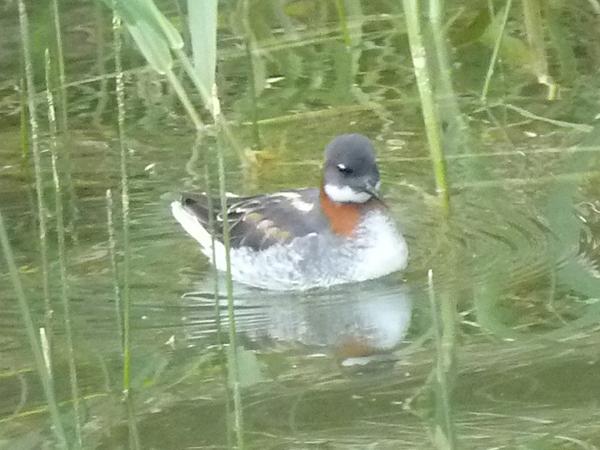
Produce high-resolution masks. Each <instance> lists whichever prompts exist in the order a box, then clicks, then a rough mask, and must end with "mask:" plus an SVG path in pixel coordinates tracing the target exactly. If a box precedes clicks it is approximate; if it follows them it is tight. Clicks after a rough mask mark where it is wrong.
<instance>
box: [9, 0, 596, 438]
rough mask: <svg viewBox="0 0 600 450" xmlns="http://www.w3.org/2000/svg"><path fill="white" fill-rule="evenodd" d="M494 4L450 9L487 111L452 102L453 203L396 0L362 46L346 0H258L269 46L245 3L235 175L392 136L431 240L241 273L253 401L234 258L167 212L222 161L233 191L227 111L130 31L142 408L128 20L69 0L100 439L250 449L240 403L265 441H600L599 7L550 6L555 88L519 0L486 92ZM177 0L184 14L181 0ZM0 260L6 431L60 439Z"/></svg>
mask: <svg viewBox="0 0 600 450" xmlns="http://www.w3.org/2000/svg"><path fill="white" fill-rule="evenodd" d="M13 3H14V2H1V3H0V8H1V9H2V15H1V17H0V25H1V28H0V29H1V30H2V31H0V36H2V42H3V44H2V46H1V47H0V65H1V66H2V67H3V68H5V69H3V70H2V75H3V77H2V80H0V92H2V98H1V99H0V114H1V115H2V121H1V122H0V134H1V142H2V144H0V212H1V213H2V216H3V218H4V221H5V224H6V226H7V228H8V233H9V237H10V241H11V245H12V249H13V252H14V254H15V258H16V262H17V264H18V267H19V274H20V277H21V280H22V282H23V284H24V288H25V294H26V296H27V298H28V300H29V305H30V309H31V312H32V314H33V317H34V320H35V323H36V327H38V328H39V327H45V326H46V325H47V324H46V322H45V321H44V299H43V292H42V274H41V268H40V244H39V239H38V229H37V223H38V219H37V217H38V213H37V204H36V194H35V187H34V177H33V169H32V162H31V158H30V157H29V156H28V157H23V153H22V150H21V149H22V146H21V131H20V125H19V123H20V118H19V111H20V100H19V95H18V92H17V91H16V90H15V86H18V85H19V79H20V74H19V64H18V60H19V57H20V53H19V45H20V41H19V27H18V17H17V14H16V5H15V4H13ZM165 3H168V2H165ZM450 3H452V2H450ZM471 3H472V4H469V5H467V6H468V7H465V6H464V5H454V4H453V5H451V7H450V8H449V12H448V17H452V18H453V20H454V22H452V24H451V26H450V27H449V30H450V38H451V40H450V42H449V43H450V48H451V55H450V57H451V60H452V62H453V65H452V73H451V75H452V77H453V79H454V88H455V89H456V94H457V96H458V97H457V98H458V106H459V107H460V109H461V111H462V112H463V114H464V117H465V119H466V120H465V121H466V123H467V125H468V128H467V129H465V130H463V131H462V132H461V131H458V132H457V131H456V130H455V129H453V128H452V121H449V122H448V123H445V124H444V129H445V130H446V134H445V135H444V139H445V142H447V143H449V145H448V147H449V148H448V158H447V164H448V176H449V179H450V185H451V205H452V207H451V213H450V215H449V216H448V217H446V216H445V215H444V213H443V211H442V208H440V206H439V202H438V201H437V199H436V196H435V188H434V181H433V172H432V167H431V162H430V159H429V154H428V147H427V140H426V136H425V132H424V128H423V120H422V116H421V109H420V103H419V97H418V94H417V91H416V86H415V80H414V75H413V71H412V64H411V59H410V54H409V51H408V44H407V40H406V31H405V25H404V18H403V16H402V14H401V8H400V6H399V5H397V4H396V3H395V2H358V1H348V2H346V9H347V14H348V29H349V31H350V37H351V47H350V49H349V50H348V49H346V47H345V45H344V43H343V41H342V39H341V37H340V31H339V30H340V28H339V22H338V16H337V14H336V9H335V2H316V1H309V0H307V1H296V2H289V3H285V4H280V3H279V2H275V1H273V2H249V5H250V8H251V11H252V14H251V16H250V20H249V24H250V26H251V28H252V29H253V30H254V31H253V35H252V37H251V39H250V47H251V48H253V49H254V53H253V55H254V56H253V58H252V64H250V61H249V59H248V57H247V54H246V52H245V50H244V40H243V39H242V38H241V37H240V33H242V32H243V31H242V28H243V27H242V26H241V25H240V22H239V21H240V18H239V16H236V14H239V10H236V8H235V7H234V6H233V4H226V5H223V7H222V9H221V16H220V28H219V38H220V40H219V60H218V66H219V70H218V76H217V82H218V83H219V86H220V91H221V97H222V106H223V110H224V112H225V114H226V117H227V119H228V120H229V121H230V123H231V126H232V127H233V133H234V136H235V138H236V139H237V140H238V141H239V142H240V143H243V146H244V147H248V149H250V148H260V149H263V150H264V153H261V154H260V155H259V156H258V157H257V158H256V161H255V162H245V163H242V162H241V159H240V156H239V155H238V154H237V153H236V152H235V151H234V150H233V149H232V148H230V147H228V148H227V149H226V155H225V158H226V176H227V188H228V190H230V191H232V192H238V193H244V194H253V193H260V192H268V191H275V190H278V189H284V188H292V187H301V186H311V185H315V184H316V183H318V182H319V180H320V172H319V167H320V164H321V158H322V149H323V147H324V145H325V144H326V143H327V142H328V141H329V140H330V139H331V138H332V137H333V136H335V135H336V134H340V133H343V132H349V131H352V132H361V133H364V134H366V135H368V136H369V137H370V138H372V139H373V140H374V142H375V143H376V146H377V149H378V157H379V164H380V169H381V172H382V179H383V192H384V197H385V199H386V201H387V203H388V204H389V206H390V207H391V209H392V211H393V213H394V216H395V218H396V220H397V222H398V224H399V225H400V226H401V228H402V230H403V231H404V233H405V235H406V237H407V240H408V243H409V249H410V263H409V267H408V269H407V270H406V271H405V272H404V273H400V274H394V275H392V276H389V277H386V278H384V279H381V280H376V281H372V282H368V283H363V284H360V285H348V286H341V287H336V288H333V289H328V290H314V291H309V292H306V293H272V292H265V291H259V290H253V289H249V288H246V287H244V286H239V285H235V286H234V294H235V295H234V296H235V315H236V328H237V345H238V349H237V356H236V361H237V365H238V366H239V369H240V371H239V379H238V380H237V382H238V383H239V386H240V389H241V404H242V405H243V408H242V410H241V411H240V410H239V409H238V410H237V411H235V410H234V409H235V407H234V402H233V390H232V387H233V385H234V383H233V381H232V379H231V377H230V375H228V373H230V368H231V365H232V364H231V360H232V358H233V356H232V355H233V352H231V351H230V347H229V346H228V345H227V341H228V323H229V322H228V318H227V307H226V300H225V299H224V298H223V299H222V300H221V302H220V307H219V308H216V307H215V301H214V295H213V292H214V284H215V283H214V281H215V280H214V276H213V274H212V272H211V268H210V266H209V264H208V262H207V261H206V259H205V258H204V257H202V256H201V255H200V252H199V251H198V248H197V246H196V244H195V242H194V241H192V239H191V238H189V237H188V236H187V235H185V233H184V232H183V230H182V229H181V228H180V226H179V225H178V224H177V223H176V221H175V220H174V219H173V218H172V217H171V215H170V210H169V203H170V201H171V200H172V199H173V198H175V197H176V196H177V192H178V191H181V190H193V189H197V190H204V189H206V179H205V169H204V167H205V163H206V164H208V166H209V173H210V174H211V183H212V185H213V186H216V159H215V152H216V150H215V139H214V135H213V133H212V131H211V130H210V129H209V130H208V131H207V132H206V133H205V134H204V135H203V136H202V137H201V138H199V139H198V140H197V139H196V137H195V133H194V131H193V130H192V128H191V127H190V123H189V121H188V120H187V117H186V116H185V113H184V111H183V110H182V108H181V107H180V106H179V104H178V102H177V100H176V98H175V96H174V94H173V93H172V92H171V89H170V88H169V86H168V85H167V84H166V83H165V82H164V80H163V79H162V78H161V77H159V76H158V75H155V74H154V73H152V72H151V71H150V70H149V69H147V68H145V67H144V66H143V65H142V59H141V58H140V57H139V55H138V54H137V53H136V51H135V50H134V45H133V43H131V42H126V51H125V64H126V69H127V75H126V92H125V94H126V108H127V117H126V134H127V140H126V146H127V149H128V156H129V192H130V220H131V230H130V239H131V242H130V258H131V263H130V264H131V274H130V283H131V292H130V295H131V300H132V308H131V321H132V327H131V338H132V382H131V383H132V384H131V385H132V392H133V414H132V415H131V414H130V415H129V416H128V411H127V408H126V405H125V403H124V402H123V396H122V392H121V391H122V355H121V338H120V331H119V326H118V319H117V309H116V306H115V293H114V283H113V274H112V271H111V264H110V256H109V240H108V227H107V210H106V199H105V195H106V190H107V189H111V190H112V192H113V197H114V201H115V207H114V213H115V218H114V220H115V225H116V227H117V245H118V249H119V255H118V259H119V267H120V269H122V256H123V255H122V247H121V244H122V234H121V232H120V226H121V225H120V223H121V222H120V220H121V214H120V198H119V195H120V183H121V178H120V172H119V140H118V134H117V131H116V105H115V98H114V95H113V91H114V76H113V62H112V56H113V48H112V44H111V30H110V16H109V11H108V10H107V9H103V8H99V9H95V7H94V4H93V3H88V2H84V3H77V2H66V3H64V4H61V8H62V10H63V12H62V14H63V15H62V19H63V25H64V30H65V31H64V36H63V38H64V41H65V42H64V50H65V56H66V62H67V64H66V70H67V78H68V82H69V85H68V104H69V114H68V118H69V131H68V133H67V134H62V135H60V136H59V150H60V151H65V150H64V149H65V147H67V146H68V148H70V151H71V165H72V173H71V177H72V180H73V187H74V194H75V195H74V196H71V195H65V202H66V205H65V210H66V221H67V224H68V225H69V227H68V229H67V244H68V248H67V270H68V288H69V298H70V307H71V311H70V320H71V327H72V329H73V335H74V352H75V358H76V363H77V376H78V383H79V389H80V402H81V405H82V414H81V416H82V418H81V419H82V424H83V427H82V435H83V447H84V448H101V449H113V448H128V447H130V442H131V441H130V437H129V435H130V425H131V423H132V422H135V423H136V424H137V430H138V434H139V440H140V443H141V448H149V449H150V448H154V449H180V448H181V449H183V448H227V447H228V446H234V445H235V442H236V437H235V432H234V431H235V417H236V413H237V418H238V420H239V419H240V418H243V424H241V428H242V434H243V438H244V442H245V445H246V447H248V448H257V449H258V448H260V449H263V448H285V449H288V448H289V449H304V448H352V449H366V448H373V449H375V448H377V449H380V448H381V449H388V448H389V449H397V448H406V449H429V448H451V447H450V444H447V443H446V442H445V438H444V436H446V437H447V436H450V437H452V436H454V437H455V439H456V445H455V448H460V449H484V448H490V449H491V448H507V449H513V448H514V449H595V448H599V447H600V405H599V402H600V383H599V382H598V380H599V379H600V351H599V348H600V334H599V333H598V329H599V323H600V269H599V264H600V254H599V251H598V248H599V246H600V201H599V200H598V199H599V196H600V189H599V187H598V186H599V183H598V180H599V170H598V168H599V167H600V166H599V164H598V163H599V157H598V154H599V153H598V152H599V150H600V147H599V145H598V143H599V136H600V134H599V132H598V130H597V129H596V130H595V131H594V130H592V131H591V132H584V131H582V127H580V126H579V127H578V126H573V124H580V125H590V124H591V125H592V126H593V125H594V118H595V117H597V116H598V114H599V113H600V103H599V100H600V96H599V95H598V92H600V90H599V88H600V79H599V78H598V73H597V67H598V64H600V56H598V55H599V51H600V47H599V44H598V42H600V39H599V38H600V36H599V34H598V30H600V27H598V24H599V22H598V17H597V16H594V15H593V13H592V12H591V11H588V9H590V8H592V6H590V5H592V4H593V3H594V2H589V4H588V3H587V2H580V4H578V5H577V6H574V5H570V4H568V3H566V2H564V3H563V2H556V4H554V5H553V7H552V8H550V7H548V8H546V9H545V13H544V14H545V15H544V18H545V20H546V22H544V23H545V24H546V28H547V32H548V33H549V36H550V37H548V45H549V55H550V62H551V64H550V68H551V72H552V73H553V75H554V77H555V79H556V81H557V82H558V83H559V84H560V86H561V90H560V92H561V95H560V98H558V99H557V100H554V101H548V100H546V88H545V87H543V86H541V85H538V84H537V83H536V78H535V76H534V75H533V74H532V72H531V70H530V69H528V68H527V67H526V65H524V64H522V60H521V59H520V58H522V57H523V55H522V54H520V53H518V52H517V50H518V49H520V48H521V47H519V45H518V44H519V43H521V44H523V43H524V42H525V40H524V39H525V38H524V35H523V33H524V32H523V28H522V22H523V18H522V12H521V10H520V9H519V8H518V7H516V6H514V8H515V10H514V11H513V15H512V16H511V20H510V21H509V25H508V29H509V32H510V36H511V37H512V39H514V40H515V41H514V42H513V41H509V44H511V45H512V47H510V48H509V50H510V49H512V50H514V51H513V52H512V53H511V52H510V51H507V53H504V54H501V57H502V58H503V60H502V62H501V64H500V68H499V69H498V72H497V74H496V75H495V78H494V79H493V80H494V81H493V83H492V89H491V91H490V96H489V104H488V105H487V106H486V105H484V104H483V103H481V102H480V101H479V95H480V93H481V88H482V85H483V80H484V78H485V74H486V71H487V67H488V64H489V58H490V55H491V52H492V48H491V47H492V45H493V42H492V43H490V42H489V39H488V38H486V37H485V33H484V35H482V31H481V28H482V27H484V28H485V26H486V23H487V22H486V21H485V20H484V19H482V18H481V17H482V15H485V14H484V11H485V10H486V8H487V5H486V6H485V7H484V6H482V5H478V4H477V2H471ZM483 3H485V2H483ZM493 3H494V4H495V5H496V7H497V8H501V6H502V4H496V2H493ZM518 3H519V7H520V2H518ZM161 6H162V7H163V8H164V9H163V11H166V12H168V15H169V17H170V18H171V19H172V20H173V21H175V22H176V23H179V18H178V15H177V12H176V10H175V9H174V7H173V4H172V3H168V4H164V5H161ZM29 8H30V10H31V14H32V15H31V17H30V21H31V29H32V43H33V47H34V48H33V51H34V69H35V73H36V83H37V89H38V90H39V91H40V92H41V94H40V95H39V96H38V98H39V102H38V118H39V121H40V128H41V137H40V138H41V142H40V147H41V150H42V165H43V168H44V172H43V178H44V196H45V198H46V201H47V211H46V212H45V215H46V217H47V222H48V225H49V230H50V231H49V233H48V242H49V258H50V288H51V292H50V293H51V301H52V310H53V314H52V318H51V320H50V325H51V327H50V329H48V328H46V333H47V334H49V335H51V351H50V354H51V358H52V367H53V379H54V383H55V390H56V393H57V397H58V402H59V409H60V412H61V416H62V420H63V423H64V426H65V428H66V431H67V435H68V437H69V439H70V440H71V441H72V442H74V428H73V425H72V424H73V407H72V400H71V391H70V389H71V388H70V384H69V383H70V381H69V380H70V378H69V370H68V359H67V357H68V351H67V350H68V349H67V347H66V343H65V327H64V314H63V309H62V306H61V302H60V298H61V297H60V292H61V290H60V289H61V285H60V277H59V266H58V261H57V244H56V239H57V233H56V217H55V213H54V200H53V199H54V188H53V184H52V177H51V172H50V153H49V150H48V148H49V145H50V137H49V135H48V122H47V116H46V114H45V111H46V104H45V96H44V95H43V92H42V91H43V90H44V89H45V87H44V86H45V85H44V82H43V78H44V77H43V51H44V47H45V45H46V44H45V43H46V42H52V41H51V36H52V33H51V28H49V27H50V23H51V22H50V19H49V18H50V17H51V16H50V9H49V7H47V8H46V7H43V6H39V5H35V7H34V6H33V5H29ZM578 8H579V9H578ZM236 11H237V12H236ZM557 33H558V36H559V37H562V39H559V40H558V41H556V34H557ZM552 36H554V37H552ZM551 37H552V38H551ZM517 39H519V41H516V40H517ZM557 42H562V44H560V45H559V44H557ZM523 45H524V44H523ZM515 49H517V50H515ZM515 52H517V54H516V55H515ZM525 56H527V55H525ZM569 58H572V59H569ZM565 61H567V62H569V61H570V63H569V64H567V62H565ZM251 73H252V74H253V77H250V74H251ZM252 78H253V79H254V81H255V83H256V85H257V89H256V91H255V94H256V98H255V99H254V101H253V97H252V94H251V91H250V89H249V82H250V81H249V80H251V79H252ZM196 100H197V99H196ZM198 104H199V103H198ZM440 104H441V105H446V101H440ZM505 105H512V106H514V107H517V108H521V109H524V110H526V111H528V112H529V113H531V114H528V113H527V112H525V113H524V112H523V111H522V110H517V109H515V108H513V107H512V106H509V107H506V106H505ZM446 106H447V105H446ZM444 107H445V106H444ZM442 110H444V108H442ZM532 114H534V115H537V116H540V117H542V118H550V119H554V120H555V121H561V122H552V121H546V120H540V119H536V118H535V117H533V116H532ZM253 117H256V118H257V119H258V125H257V126H253V125H252V121H253ZM205 119H206V120H207V121H210V119H209V116H206V117H205ZM590 129H591V127H590ZM257 131H258V135H259V136H258V137H259V141H258V140H257V136H256V134H257ZM467 135H468V136H469V137H468V139H467V138H465V136H467ZM249 151H250V150H249ZM74 209H75V210H76V211H77V214H76V215H73V210H74ZM429 272H430V273H431V274H432V278H431V279H428V273H429ZM0 278H1V280H2V283H1V284H0V358H1V359H0V447H2V448H11V449H16V448H19V449H21V448H31V449H34V448H35V449H37V448H53V447H54V446H55V444H56V441H55V437H54V435H53V433H52V430H51V421H50V418H49V414H48V405H47V402H46V399H45V397H44V394H43V391H42V388H41V384H40V381H39V377H38V374H37V372H36V369H35V366H34V363H33V360H32V356H31V350H30V344H29V341H28V339H27V336H26V334H25V329H24V325H23V321H22V318H21V315H20V312H19V309H18V305H17V301H16V297H15V293H14V290H13V287H12V284H11V282H10V279H9V277H8V269H7V267H6V265H5V263H4V259H3V260H2V266H0ZM221 281H222V280H221ZM221 292H224V289H223V287H222V288H221ZM222 345H224V347H222ZM223 348H224V350H223ZM227 355H228V356H227ZM228 358H229V359H228ZM132 417H133V418H134V419H132ZM238 425H240V424H239V423H238Z"/></svg>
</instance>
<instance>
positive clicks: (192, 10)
mask: <svg viewBox="0 0 600 450" xmlns="http://www.w3.org/2000/svg"><path fill="white" fill-rule="evenodd" d="M187 5H188V21H189V22H188V25H189V30H190V35H191V43H192V59H193V61H194V69H195V71H196V74H197V75H198V78H199V80H200V83H201V85H202V87H203V89H204V90H205V92H207V93H209V92H211V91H212V87H213V84H215V69H216V64H217V9H218V2H217V0H203V1H201V2H199V1H197V0H188V2H187ZM208 99H209V101H210V97H209V98H208ZM210 107H211V106H210V103H209V104H207V108H209V109H210Z"/></svg>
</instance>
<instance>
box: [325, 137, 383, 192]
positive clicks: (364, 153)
mask: <svg viewBox="0 0 600 450" xmlns="http://www.w3.org/2000/svg"><path fill="white" fill-rule="evenodd" d="M323 172H324V173H323V190H324V191H325V194H327V196H328V197H329V198H330V199H331V200H333V201H334V202H339V203H365V202H366V201H368V200H370V199H371V198H373V197H376V196H377V192H378V190H379V184H380V183H379V170H378V169H377V163H376V162H375V150H374V149H373V144H372V143H371V141H370V140H369V139H368V138H366V137H365V136H363V135H361V134H342V135H341V136H338V137H336V138H335V139H334V140H333V141H331V142H330V143H329V145H327V147H326V148H325V167H324V169H323Z"/></svg>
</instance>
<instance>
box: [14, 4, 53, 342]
mask: <svg viewBox="0 0 600 450" xmlns="http://www.w3.org/2000/svg"><path fill="white" fill-rule="evenodd" d="M19 24H20V32H21V44H22V46H23V58H24V62H25V80H26V85H27V108H28V109H29V126H30V128H31V134H30V139H29V141H30V143H31V153H32V155H33V168H34V174H35V191H36V196H37V208H38V211H37V212H38V226H39V239H40V255H41V267H42V292H43V296H44V309H45V313H46V317H45V328H46V335H47V337H48V341H49V347H50V348H51V346H52V303H51V301H50V281H49V276H48V241H47V237H46V236H47V224H46V205H45V201H44V181H43V175H42V162H41V156H40V147H39V126H38V121H37V112H36V104H35V86H34V83H33V64H32V62H31V51H30V46H29V22H28V19H27V10H26V9H25V3H24V1H23V0H19Z"/></svg>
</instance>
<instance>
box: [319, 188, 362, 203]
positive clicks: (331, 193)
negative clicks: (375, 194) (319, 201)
mask: <svg viewBox="0 0 600 450" xmlns="http://www.w3.org/2000/svg"><path fill="white" fill-rule="evenodd" d="M323 189H324V190H325V193H326V194H327V196H328V197H329V198H330V199H331V200H333V201H334V202H339V203H365V202H366V201H368V200H370V198H371V194H368V193H366V192H356V191H355V190H354V189H352V188H351V187H350V186H343V187H340V186H334V185H333V184H326V185H325V186H324V187H323Z"/></svg>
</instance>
